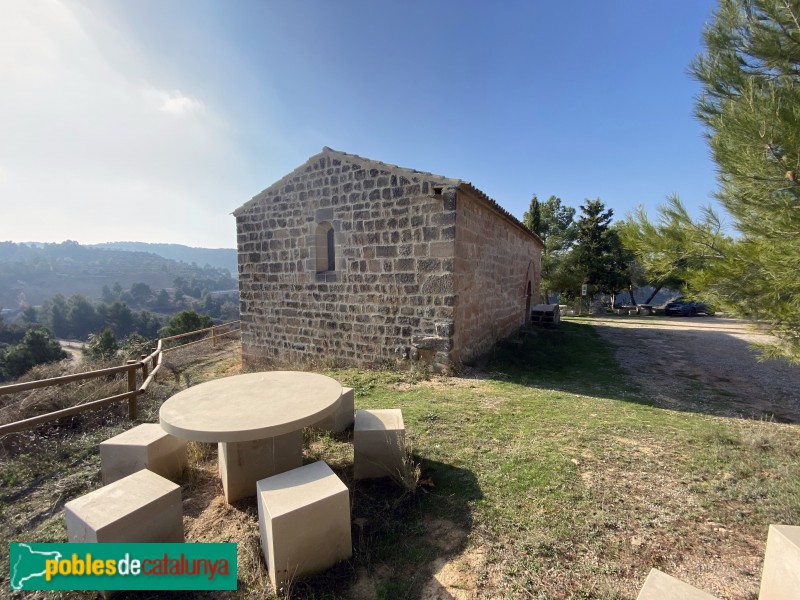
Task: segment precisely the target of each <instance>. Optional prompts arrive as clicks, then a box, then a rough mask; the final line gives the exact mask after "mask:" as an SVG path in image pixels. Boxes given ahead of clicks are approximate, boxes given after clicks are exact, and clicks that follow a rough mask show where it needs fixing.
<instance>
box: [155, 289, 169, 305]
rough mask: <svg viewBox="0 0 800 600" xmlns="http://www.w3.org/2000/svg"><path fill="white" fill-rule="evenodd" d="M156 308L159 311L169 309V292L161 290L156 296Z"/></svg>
mask: <svg viewBox="0 0 800 600" xmlns="http://www.w3.org/2000/svg"><path fill="white" fill-rule="evenodd" d="M156 307H157V308H160V309H167V308H169V292H168V291H167V290H165V289H162V290H161V291H160V292H158V294H156Z"/></svg>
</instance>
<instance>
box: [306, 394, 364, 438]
mask: <svg viewBox="0 0 800 600" xmlns="http://www.w3.org/2000/svg"><path fill="white" fill-rule="evenodd" d="M354 402H355V392H354V391H353V388H342V397H341V398H340V399H339V406H337V407H336V412H334V413H333V414H331V415H328V416H327V417H325V418H324V419H322V420H321V421H320V422H319V423H316V424H315V425H314V427H316V428H317V429H322V430H323V431H333V432H336V433H341V432H342V431H344V430H345V429H347V428H348V427H350V426H351V425H352V424H353V421H354V418H353V414H354V411H355V403H354Z"/></svg>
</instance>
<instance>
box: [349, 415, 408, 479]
mask: <svg viewBox="0 0 800 600" xmlns="http://www.w3.org/2000/svg"><path fill="white" fill-rule="evenodd" d="M405 435H406V429H405V425H404V424H403V413H402V411H401V410H400V409H397V408H393V409H386V410H359V411H357V412H356V420H355V427H354V430H353V454H354V456H353V474H354V476H355V478H356V479H372V478H378V477H397V476H398V475H399V473H400V472H401V470H402V468H403V454H404V452H405Z"/></svg>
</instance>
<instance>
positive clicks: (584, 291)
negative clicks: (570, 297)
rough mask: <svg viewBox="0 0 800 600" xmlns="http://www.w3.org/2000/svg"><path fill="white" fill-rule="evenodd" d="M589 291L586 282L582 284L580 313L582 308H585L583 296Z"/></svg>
mask: <svg viewBox="0 0 800 600" xmlns="http://www.w3.org/2000/svg"><path fill="white" fill-rule="evenodd" d="M587 291H588V286H587V285H586V284H585V283H584V284H583V285H581V298H580V301H579V302H578V315H580V314H581V309H582V308H583V297H584V296H585V295H586V292H587Z"/></svg>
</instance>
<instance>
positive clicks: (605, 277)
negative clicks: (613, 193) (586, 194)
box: [575, 198, 633, 298]
mask: <svg viewBox="0 0 800 600" xmlns="http://www.w3.org/2000/svg"><path fill="white" fill-rule="evenodd" d="M581 213H582V215H581V216H580V217H579V218H578V221H577V223H576V227H577V240H576V244H575V261H576V263H577V265H578V267H579V268H580V269H581V270H582V272H583V274H584V280H585V282H586V283H587V284H588V285H589V287H590V290H591V293H592V294H595V293H597V292H602V293H604V294H609V295H611V296H612V298H613V296H615V295H616V294H617V293H619V292H620V291H621V290H623V289H626V288H628V287H629V284H630V272H629V263H630V262H631V260H632V258H633V257H632V256H631V254H630V252H629V251H628V250H626V248H625V247H624V246H623V245H622V242H621V240H620V237H619V234H618V233H617V230H616V228H612V227H611V218H612V216H613V215H614V211H613V210H612V209H610V208H609V209H606V207H605V205H604V204H603V203H602V202H601V201H600V199H599V198H598V199H596V200H588V199H587V200H586V201H585V202H584V204H583V205H582V206H581Z"/></svg>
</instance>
